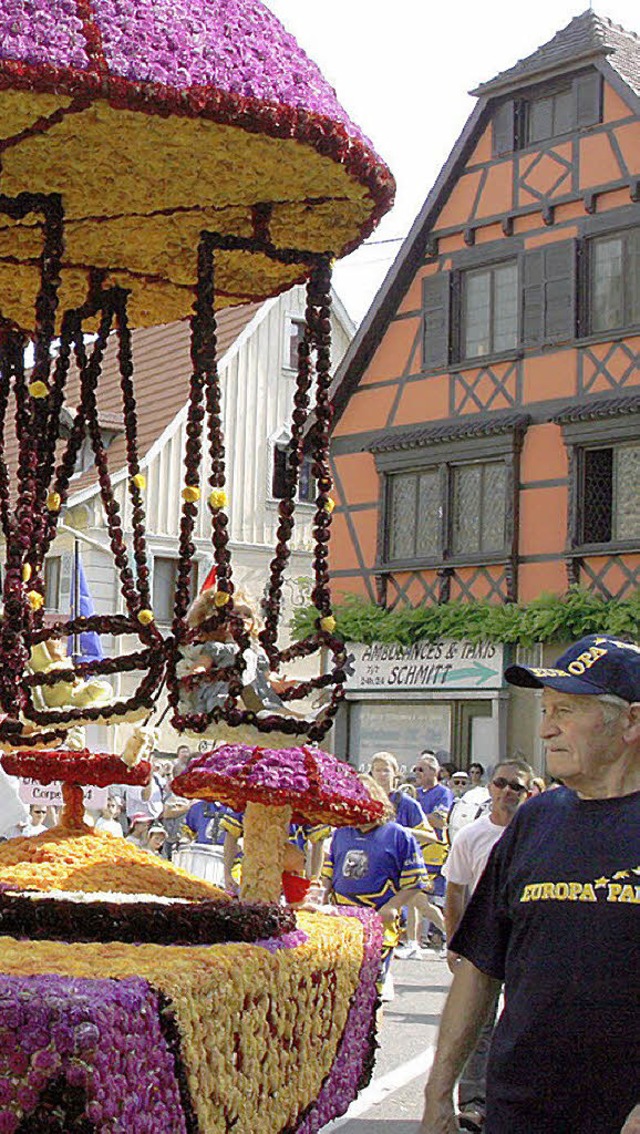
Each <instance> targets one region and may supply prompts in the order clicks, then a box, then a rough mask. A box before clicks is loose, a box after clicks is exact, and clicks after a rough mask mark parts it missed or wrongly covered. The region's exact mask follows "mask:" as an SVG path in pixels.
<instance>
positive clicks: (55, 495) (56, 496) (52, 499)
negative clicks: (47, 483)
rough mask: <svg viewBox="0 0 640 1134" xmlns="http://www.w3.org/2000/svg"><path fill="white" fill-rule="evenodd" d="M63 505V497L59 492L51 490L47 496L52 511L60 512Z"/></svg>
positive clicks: (48, 505) (48, 506)
mask: <svg viewBox="0 0 640 1134" xmlns="http://www.w3.org/2000/svg"><path fill="white" fill-rule="evenodd" d="M61 507H62V497H61V495H60V493H59V492H50V493H49V494H48V496H47V508H48V510H49V511H50V512H59V511H60V508H61Z"/></svg>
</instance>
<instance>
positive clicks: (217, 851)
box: [171, 843, 224, 889]
mask: <svg viewBox="0 0 640 1134" xmlns="http://www.w3.org/2000/svg"><path fill="white" fill-rule="evenodd" d="M171 861H172V862H173V863H174V865H175V866H180V867H181V868H182V870H186V871H188V873H189V874H195V876H196V877H197V878H204V879H205V880H206V881H207V882H211V883H213V885H214V886H220V887H221V888H222V889H224V861H223V857H222V847H211V846H205V845H204V843H191V845H190V846H187V847H179V848H178V849H177V850H176V851H174V853H173V858H172V860H171Z"/></svg>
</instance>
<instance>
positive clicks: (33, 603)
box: [27, 591, 44, 610]
mask: <svg viewBox="0 0 640 1134" xmlns="http://www.w3.org/2000/svg"><path fill="white" fill-rule="evenodd" d="M27 599H28V602H29V606H30V607H31V609H32V610H40V608H41V606H43V605H44V597H43V596H42V595H41V594H40V592H39V591H27Z"/></svg>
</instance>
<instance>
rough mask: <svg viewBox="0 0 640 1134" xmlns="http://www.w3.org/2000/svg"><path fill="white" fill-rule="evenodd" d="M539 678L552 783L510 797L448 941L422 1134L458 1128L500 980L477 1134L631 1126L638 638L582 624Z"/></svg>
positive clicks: (639, 1026) (639, 1088)
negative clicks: (459, 1089)
mask: <svg viewBox="0 0 640 1134" xmlns="http://www.w3.org/2000/svg"><path fill="white" fill-rule="evenodd" d="M506 677H507V680H508V681H510V682H511V683H512V684H514V685H520V686H524V687H526V688H530V689H537V690H540V691H541V692H540V698H541V704H542V725H541V729H540V735H541V736H542V739H543V740H544V743H545V748H546V755H547V768H548V771H549V773H550V775H552V776H553V777H554V778H555V779H557V780H559V781H561V783H562V785H563V786H561V787H559V788H558V789H557V790H556V791H549V792H545V793H544V794H542V795H539V796H537V797H536V798H534V799H531V800H530V801H529V802H528V803H527V804H526V806H524V807H522V808H520V809H518V812H517V814H516V815H515V816H514V818H513V820H512V822H511V823H510V824H509V827H508V829H507V830H506V831H505V833H504V835H503V837H502V838H501V839H500V840H499V842H498V843H497V844H496V846H495V847H494V848H493V850H492V851H491V854H490V856H489V860H488V863H487V867H486V869H485V871H484V873H483V875H482V878H481V879H480V881H479V883H478V885H477V887H476V890H475V892H474V894H473V896H472V898H471V901H470V902H469V905H468V906H467V908H466V910H465V913H464V916H463V918H462V921H461V923H460V926H459V929H458V931H457V933H456V935H455V937H454V939H453V941H452V942H451V947H452V949H453V950H454V951H455V952H456V953H458V954H459V955H460V956H461V957H462V958H463V959H462V960H461V962H460V964H459V965H458V966H457V971H456V975H455V977H454V979H453V984H452V986H451V991H450V993H449V997H448V1000H447V1004H446V1006H445V1010H444V1013H443V1016H442V1022H441V1027H440V1036H439V1039H438V1050H437V1053H436V1056H435V1059H434V1063H433V1067H432V1070H431V1074H430V1076H429V1081H428V1083H427V1088H426V1092H425V1111H424V1115H423V1119H422V1124H421V1126H420V1134H453V1131H456V1130H458V1129H459V1127H458V1124H457V1122H456V1119H455V1115H454V1110H453V1097H452V1092H453V1086H454V1083H455V1081H456V1078H457V1076H458V1075H459V1073H460V1071H461V1069H462V1067H463V1066H464V1063H465V1060H466V1058H467V1056H468V1054H469V1052H470V1051H471V1050H472V1049H473V1046H474V1044H475V1042H476V1039H477V1036H478V1034H479V1032H480V1029H481V1027H482V1024H483V1023H484V1020H485V1017H486V1014H487V1012H488V1009H489V1006H490V1004H491V1002H492V1000H493V997H494V996H495V992H496V989H497V988H498V987H499V985H500V983H501V982H502V981H504V986H505V1008H504V1011H503V1012H502V1014H501V1016H500V1019H499V1020H498V1023H497V1025H496V1029H495V1033H494V1038H493V1041H492V1044H491V1051H490V1054H489V1064H488V1070H487V1114H486V1123H485V1126H484V1132H485V1134H640V1022H639V1020H638V1014H639V1013H638V1005H639V1004H640V932H639V930H640V646H637V645H634V644H633V643H628V642H624V641H621V640H619V639H617V638H614V637H609V636H606V635H598V634H592V635H589V636H588V637H587V638H583V639H582V640H581V641H580V642H578V643H577V644H576V645H574V646H571V647H570V648H569V649H568V650H566V651H565V653H564V654H562V656H561V657H560V658H559V659H558V661H557V662H556V663H555V664H554V665H553V666H551V667H548V668H525V667H523V666H512V667H511V668H510V669H508V670H507V672H506Z"/></svg>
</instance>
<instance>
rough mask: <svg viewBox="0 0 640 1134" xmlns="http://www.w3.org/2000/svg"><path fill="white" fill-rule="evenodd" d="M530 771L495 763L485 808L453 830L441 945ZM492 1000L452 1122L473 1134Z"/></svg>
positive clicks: (481, 1109) (524, 793)
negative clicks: (489, 804) (486, 810)
mask: <svg viewBox="0 0 640 1134" xmlns="http://www.w3.org/2000/svg"><path fill="white" fill-rule="evenodd" d="M532 776H533V769H532V768H530V767H529V765H528V764H527V763H526V761H524V760H506V761H505V762H504V763H503V764H498V765H497V767H496V768H495V770H494V772H493V775H492V777H491V779H490V780H489V794H490V796H491V809H490V811H489V812H488V813H485V814H484V815H481V816H480V817H479V818H478V819H475V820H474V821H473V822H472V823H469V824H467V826H466V827H462V828H461V830H460V831H458V833H457V835H456V837H455V840H454V842H453V843H452V845H451V850H450V851H449V857H448V858H447V860H446V862H445V863H444V866H443V867H442V873H443V875H444V877H445V878H446V880H447V892H446V897H445V900H444V918H445V923H446V928H447V941H450V940H451V938H452V937H453V935H454V933H455V931H456V929H457V928H458V926H459V924H460V922H461V920H462V915H463V913H464V910H465V906H466V904H467V902H468V901H469V898H470V897H471V895H472V893H473V891H474V890H475V888H476V886H477V884H478V882H479V880H480V877H481V875H482V872H483V870H484V868H485V866H486V864H487V859H488V858H489V854H490V853H491V850H492V848H493V847H494V846H495V844H496V843H497V841H498V839H499V838H501V836H502V835H503V834H504V832H505V831H506V829H507V827H508V825H509V823H510V822H511V820H512V819H513V817H514V815H515V813H516V811H517V810H518V808H519V807H520V805H521V804H522V803H524V801H525V799H528V797H529V788H530V785H531V777H532ZM447 960H448V963H449V968H450V969H451V972H452V973H454V974H455V971H456V966H457V965H458V963H459V962H460V960H461V958H460V957H459V956H458V954H457V953H453V952H452V951H451V950H449V953H448V956H447ZM497 1007H498V995H497V994H496V996H495V997H494V1001H493V1004H492V1006H491V1009H490V1011H489V1014H488V1017H487V1020H486V1023H485V1024H484V1026H483V1028H482V1031H481V1033H480V1035H479V1037H478V1042H477V1044H476V1046H475V1048H474V1050H473V1051H472V1052H471V1055H470V1056H469V1058H468V1059H467V1062H466V1064H465V1066H464V1069H463V1071H462V1074H461V1076H460V1081H459V1083H458V1107H459V1116H458V1121H459V1123H460V1127H461V1129H462V1130H471V1131H479V1130H481V1129H482V1125H483V1122H484V1113H485V1109H486V1075H487V1056H488V1054H489V1044H490V1043H491V1036H492V1033H493V1024H494V1021H495V1016H496V1010H497Z"/></svg>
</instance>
